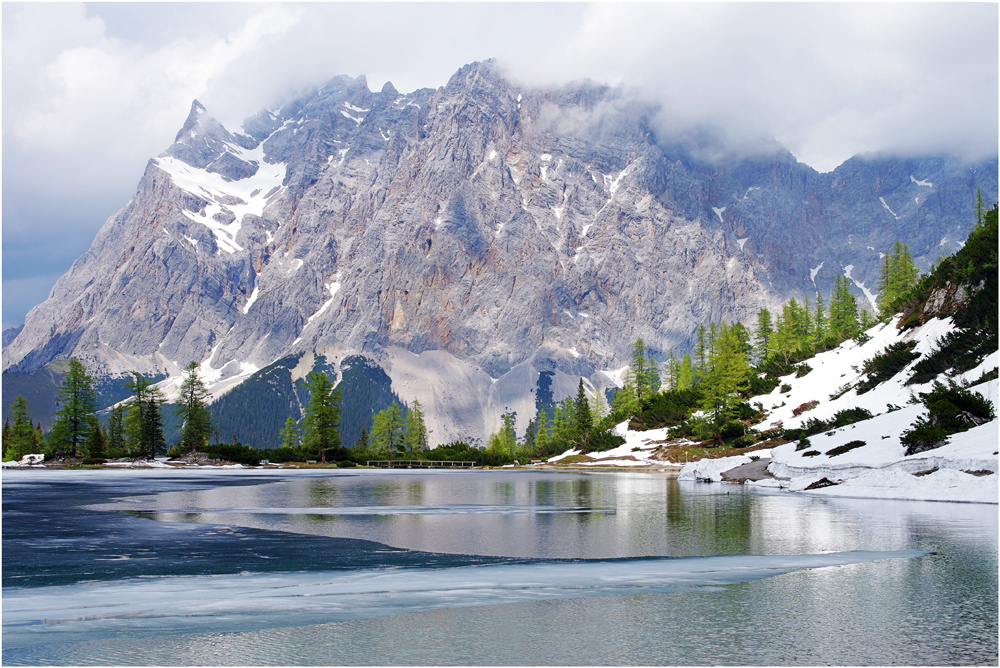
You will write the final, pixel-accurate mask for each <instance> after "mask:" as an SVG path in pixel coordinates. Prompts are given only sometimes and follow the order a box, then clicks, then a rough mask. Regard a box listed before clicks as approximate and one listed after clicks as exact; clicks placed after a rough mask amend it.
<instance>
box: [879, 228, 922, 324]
mask: <svg viewBox="0 0 1000 668" xmlns="http://www.w3.org/2000/svg"><path fill="white" fill-rule="evenodd" d="M919 281H920V270H918V269H917V265H916V264H915V263H914V262H913V256H912V255H910V249H909V247H907V245H906V244H903V243H900V242H898V241H897V242H896V243H895V244H893V246H892V250H891V251H890V252H889V253H886V255H885V257H884V258H883V259H882V266H881V267H880V271H879V280H878V290H879V296H878V300H877V304H878V310H879V317H880V318H882V319H887V318H889V317H890V316H892V315H893V314H894V313H895V312H896V311H897V310H898V309H899V308H900V307H901V306H902V305H903V304H904V303H905V301H906V299H907V298H908V297H909V295H910V293H911V291H912V290H913V289H914V288H915V287H916V286H917V284H918V283H919Z"/></svg>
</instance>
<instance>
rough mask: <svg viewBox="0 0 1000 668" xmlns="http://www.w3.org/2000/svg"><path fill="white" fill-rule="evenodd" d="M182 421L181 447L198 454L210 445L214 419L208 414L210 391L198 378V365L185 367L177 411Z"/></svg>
mask: <svg viewBox="0 0 1000 668" xmlns="http://www.w3.org/2000/svg"><path fill="white" fill-rule="evenodd" d="M175 410H176V413H177V416H178V417H180V419H181V425H182V426H181V446H183V447H185V448H188V449H190V450H191V451H192V452H196V451H197V450H198V448H200V447H202V446H204V445H205V444H207V443H208V439H209V437H211V435H212V418H211V416H210V415H209V414H208V390H207V389H206V388H205V383H203V382H202V380H201V378H199V377H198V363H197V362H191V363H189V364H188V365H187V366H186V367H184V380H183V382H182V383H181V396H180V403H179V404H178V405H177V408H176V409H175Z"/></svg>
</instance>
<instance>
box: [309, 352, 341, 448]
mask: <svg viewBox="0 0 1000 668" xmlns="http://www.w3.org/2000/svg"><path fill="white" fill-rule="evenodd" d="M306 388H308V390H309V404H308V405H307V406H306V412H305V417H304V420H303V427H302V448H303V450H305V451H306V452H307V453H308V454H310V455H316V456H317V457H318V458H319V460H320V461H321V462H323V463H326V451H327V450H332V449H334V448H339V447H340V390H335V389H333V383H332V382H331V381H330V379H329V378H328V377H327V375H326V374H325V373H320V372H318V371H312V372H310V373H309V375H308V376H306Z"/></svg>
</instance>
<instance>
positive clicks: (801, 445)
mask: <svg viewBox="0 0 1000 668" xmlns="http://www.w3.org/2000/svg"><path fill="white" fill-rule="evenodd" d="M810 445H812V443H810V442H809V439H808V438H803V439H801V440H800V441H799V442H798V443H796V444H795V452H802V451H803V450H805V449H806V448H808V447H809V446H810Z"/></svg>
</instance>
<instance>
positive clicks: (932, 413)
mask: <svg viewBox="0 0 1000 668" xmlns="http://www.w3.org/2000/svg"><path fill="white" fill-rule="evenodd" d="M920 398H921V401H922V402H923V404H924V406H925V407H926V408H927V415H926V416H921V417H920V418H918V419H917V421H916V422H914V423H913V425H912V427H911V428H910V429H908V430H907V431H905V432H903V434H902V435H901V436H900V439H899V441H900V443H902V444H903V445H904V446H906V454H907V455H913V454H916V453H918V452H925V451H927V450H933V449H934V448H937V447H939V446H941V445H944V441H945V439H946V438H947V437H948V436H950V435H951V434H956V433H958V432H962V431H966V430H967V429H971V428H972V427H975V426H976V425H980V424H983V423H984V422H988V421H990V420H992V419H994V418H995V417H996V411H994V409H993V404H992V403H990V401H989V400H987V399H985V398H984V397H983V396H982V395H981V394H979V393H978V392H970V391H969V390H966V389H964V388H961V387H959V386H958V385H956V384H955V383H954V382H949V384H948V386H947V387H946V386H945V385H943V384H942V383H939V382H935V383H934V386H933V388H932V389H931V391H930V392H926V393H921V395H920Z"/></svg>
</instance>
